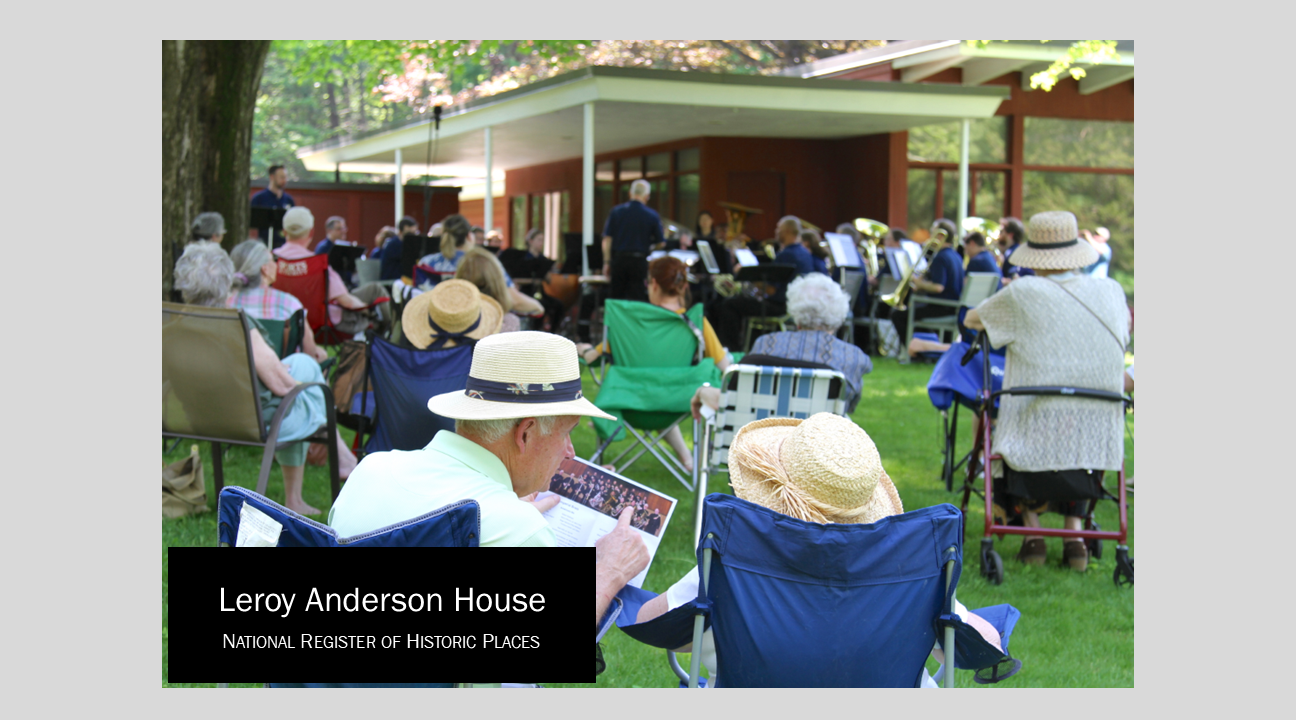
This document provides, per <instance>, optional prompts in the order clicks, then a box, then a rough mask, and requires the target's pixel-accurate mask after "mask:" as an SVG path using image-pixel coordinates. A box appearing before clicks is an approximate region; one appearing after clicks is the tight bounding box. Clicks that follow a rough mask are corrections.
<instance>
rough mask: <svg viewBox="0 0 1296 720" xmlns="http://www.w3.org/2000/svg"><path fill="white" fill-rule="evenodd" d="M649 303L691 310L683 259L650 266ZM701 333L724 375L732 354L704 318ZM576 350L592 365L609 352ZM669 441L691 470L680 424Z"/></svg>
mask: <svg viewBox="0 0 1296 720" xmlns="http://www.w3.org/2000/svg"><path fill="white" fill-rule="evenodd" d="M829 282H832V281H831V280H830V281H829ZM648 302H650V303H652V304H653V305H656V306H657V307H659V308H663V309H665V310H670V311H671V312H673V313H675V314H677V315H683V314H684V313H685V312H686V311H687V310H688V309H689V296H688V269H687V268H686V267H685V265H684V261H683V260H680V259H679V258H675V257H671V256H669V255H667V256H666V257H660V258H657V259H656V260H653V261H652V262H651V263H649V264H648ZM700 330H701V331H702V340H703V344H704V345H705V349H704V355H703V356H704V357H708V358H711V359H712V360H714V361H715V364H716V367H717V368H719V369H720V372H724V371H725V370H726V369H727V368H728V367H729V365H730V364H731V363H732V361H733V358H732V357H731V356H730V355H729V351H728V350H727V349H726V348H725V347H724V346H723V345H721V344H720V339H719V338H718V337H716V334H715V331H714V330H712V329H711V323H710V322H709V321H707V319H706V318H702V327H701V328H700ZM576 350H577V352H579V353H580V354H581V357H582V358H583V359H584V360H585V362H587V363H592V362H594V361H595V360H597V359H598V358H599V356H601V355H603V354H604V353H607V352H610V348H609V347H608V344H607V341H606V340H604V341H603V343H602V344H601V345H599V346H598V347H592V346H590V345H588V344H586V343H581V344H579V345H577V346H576ZM666 441H667V442H668V443H670V446H671V448H672V449H674V450H675V455H676V457H678V458H679V461H680V463H681V464H683V465H684V467H685V468H686V469H687V470H689V471H692V470H693V453H692V452H691V451H690V450H689V449H688V446H687V445H685V444H684V436H683V435H681V434H680V430H679V426H678V425H677V426H675V427H673V428H671V431H670V432H669V433H667V434H666Z"/></svg>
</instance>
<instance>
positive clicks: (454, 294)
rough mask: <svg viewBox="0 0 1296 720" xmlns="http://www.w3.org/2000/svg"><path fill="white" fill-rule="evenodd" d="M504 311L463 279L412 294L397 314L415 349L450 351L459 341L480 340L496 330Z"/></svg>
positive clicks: (502, 320) (498, 328) (444, 281)
mask: <svg viewBox="0 0 1296 720" xmlns="http://www.w3.org/2000/svg"><path fill="white" fill-rule="evenodd" d="M503 322H504V308H502V307H500V304H499V303H498V302H495V298H492V297H488V296H486V295H483V294H481V292H480V291H479V290H478V289H477V286H476V285H473V284H472V283H470V282H468V281H467V280H443V281H441V282H439V283H437V286H436V287H434V288H432V289H431V290H429V291H427V292H425V293H423V294H421V295H416V296H415V297H414V298H413V299H412V300H410V301H409V303H408V304H407V305H406V306H405V311H404V312H403V313H402V314H401V330H402V331H403V332H404V333H405V337H407V338H409V341H410V344H412V345H413V346H414V347H416V348H418V349H419V350H426V349H428V348H429V347H431V348H432V349H433V350H439V349H441V348H452V347H454V346H455V345H457V344H458V341H459V340H460V339H462V338H471V339H473V340H481V339H482V338H484V337H486V336H488V335H494V334H495V333H497V332H499V331H500V326H501V325H502V324H503Z"/></svg>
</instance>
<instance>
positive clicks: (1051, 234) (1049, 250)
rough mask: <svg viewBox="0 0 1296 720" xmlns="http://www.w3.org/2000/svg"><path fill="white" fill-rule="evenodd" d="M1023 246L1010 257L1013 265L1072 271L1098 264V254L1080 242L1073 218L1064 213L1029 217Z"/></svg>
mask: <svg viewBox="0 0 1296 720" xmlns="http://www.w3.org/2000/svg"><path fill="white" fill-rule="evenodd" d="M1026 235H1027V239H1026V242H1025V243H1024V244H1023V245H1022V246H1020V247H1018V248H1017V250H1016V251H1014V252H1013V254H1012V264H1013V265H1019V266H1021V267H1026V268H1033V269H1036V270H1075V269H1077V268H1083V267H1088V266H1090V265H1092V264H1094V263H1095V262H1097V261H1098V251H1097V250H1094V249H1093V246H1092V245H1090V244H1089V242H1088V241H1086V240H1081V239H1080V227H1079V224H1078V223H1076V216H1075V215H1073V214H1071V213H1069V212H1067V211H1065V210H1054V211H1050V212H1042V213H1036V214H1034V215H1032V216H1031V219H1030V227H1029V229H1028V230H1027V233H1026Z"/></svg>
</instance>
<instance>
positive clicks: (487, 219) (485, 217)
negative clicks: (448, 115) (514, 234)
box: [482, 127, 516, 247]
mask: <svg viewBox="0 0 1296 720" xmlns="http://www.w3.org/2000/svg"><path fill="white" fill-rule="evenodd" d="M491 130H493V128H491V127H487V128H486V198H485V200H484V201H483V202H482V227H483V228H485V230H486V232H487V233H489V232H490V231H491V226H492V225H493V224H494V223H495V186H494V180H495V178H494V173H495V168H494V158H495V156H494V148H493V147H492V146H491V141H492V140H493V138H492V137H491ZM509 246H510V247H515V246H516V243H514V242H513V241H512V239H511V238H510V242H509Z"/></svg>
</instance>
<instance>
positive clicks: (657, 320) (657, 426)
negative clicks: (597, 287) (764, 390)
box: [592, 300, 720, 490]
mask: <svg viewBox="0 0 1296 720" xmlns="http://www.w3.org/2000/svg"><path fill="white" fill-rule="evenodd" d="M603 313H604V314H603V318H604V323H605V326H604V337H605V338H606V339H607V342H608V345H609V348H610V349H611V355H612V363H611V365H610V366H609V367H608V368H607V374H606V376H605V377H604V378H603V385H602V387H601V388H600V389H599V393H598V397H597V398H595V400H594V404H595V405H597V406H598V407H599V409H601V410H603V411H605V412H607V413H609V414H611V415H615V416H617V419H618V421H617V422H612V421H609V420H602V419H600V418H595V419H594V427H595V429H596V430H597V431H598V434H599V439H600V441H601V442H600V444H599V448H598V450H596V451H595V452H594V456H593V458H592V461H593V462H595V463H599V462H601V458H602V456H603V452H604V451H605V450H606V449H607V447H608V445H610V444H611V443H612V442H613V441H614V440H618V439H621V438H622V437H624V436H625V433H629V434H630V436H632V437H633V438H634V440H635V442H634V443H633V444H631V445H630V446H629V447H628V448H626V449H625V450H623V451H622V452H621V454H620V455H618V456H617V457H616V459H614V460H612V461H611V462H612V464H613V465H614V466H615V467H616V468H617V472H624V471H625V469H626V468H628V467H630V465H632V464H633V463H634V462H635V461H636V460H638V459H639V458H640V457H642V456H643V454H644V453H645V452H648V453H651V454H652V456H653V457H655V458H657V461H658V462H660V463H661V464H662V466H663V467H665V468H666V470H667V471H668V472H670V474H671V475H674V476H675V479H676V480H679V481H680V483H681V484H682V485H684V487H686V488H688V489H689V490H692V489H693V483H692V476H691V473H690V472H689V471H688V470H687V469H685V467H684V466H683V465H682V464H681V463H680V462H679V460H678V459H677V458H676V457H675V453H674V452H673V451H672V450H671V448H670V446H669V445H663V440H664V438H665V435H666V433H667V432H669V431H670V429H671V428H673V427H675V426H676V425H679V424H680V422H682V421H683V420H684V419H685V418H688V417H690V409H689V403H690V401H691V400H692V399H693V393H694V392H696V391H697V389H698V387H700V386H701V385H702V384H703V383H708V382H709V383H711V384H712V385H717V384H718V383H719V382H720V371H719V370H718V369H717V368H716V366H715V362H714V361H713V360H711V359H710V358H706V357H703V356H702V355H703V348H704V342H703V339H702V330H701V328H702V325H703V319H702V306H701V305H700V304H699V305H694V306H693V307H692V308H690V309H689V310H688V312H686V313H684V314H683V315H678V314H676V313H674V312H672V311H670V310H665V309H662V308H659V307H657V306H655V305H651V304H649V303H645V302H638V301H634V300H608V301H607V304H606V305H605V306H604V309H603ZM623 431H624V432H623ZM632 452H633V453H634V454H633V455H631V456H630V458H629V459H628V460H625V461H624V462H622V461H623V459H625V458H626V456H627V455H630V454H631V453H632Z"/></svg>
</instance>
